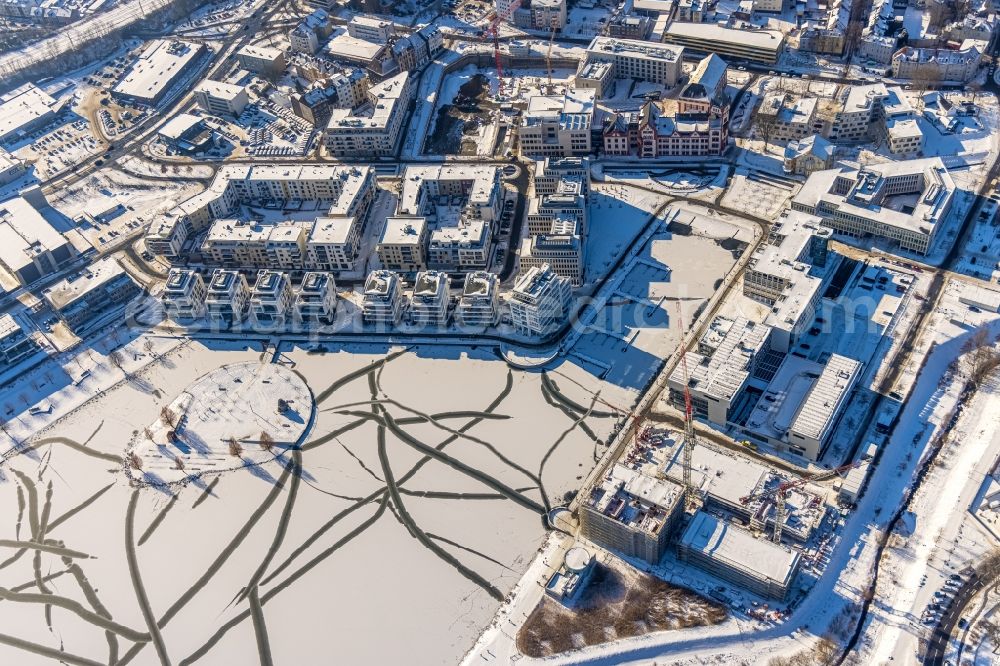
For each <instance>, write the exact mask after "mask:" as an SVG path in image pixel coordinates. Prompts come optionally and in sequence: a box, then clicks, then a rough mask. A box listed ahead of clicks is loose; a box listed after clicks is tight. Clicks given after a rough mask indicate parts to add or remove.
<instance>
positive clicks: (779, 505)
mask: <svg viewBox="0 0 1000 666" xmlns="http://www.w3.org/2000/svg"><path fill="white" fill-rule="evenodd" d="M865 461H866V458H859V459H858V460H855V461H854V462H851V463H847V464H846V465H841V466H840V467H834V468H833V469H828V470H825V471H822V472H819V473H817V474H813V475H810V476H803V477H801V478H798V479H793V480H791V481H785V482H784V483H781V484H778V486H777V487H775V488H771V489H770V490H767V489H761V490H760V491H758V492H755V493H751V494H749V495H747V496H746V497H741V498H740V504H742V505H744V506H746V505H747V504H749V503H750V502H753V501H754V500H762V501H765V502H766V501H767V500H771V499H773V500H774V505H775V510H774V535H773V537H772V541H774V543H777V544H780V543H781V533H782V531H783V530H784V529H785V517H786V515H785V514H786V510H785V500H786V499H787V496H788V492H789V491H790V490H794V489H795V488H801V487H802V486H804V485H806V484H807V483H813V482H815V481H823V480H825V479H829V478H830V477H833V476H837V475H839V474H841V473H842V472H846V471H848V470H851V469H854V468H855V467H857V466H858V465H860V464H861V463H863V462H865ZM750 523H751V527H752V528H755V529H759V528H760V527H762V525H761V521H760V520H759V519H755V518H754V517H751V519H750Z"/></svg>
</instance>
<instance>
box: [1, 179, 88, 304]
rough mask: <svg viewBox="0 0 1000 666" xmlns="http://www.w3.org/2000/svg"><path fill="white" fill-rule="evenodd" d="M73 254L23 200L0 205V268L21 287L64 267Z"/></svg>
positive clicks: (70, 247) (66, 244)
mask: <svg viewBox="0 0 1000 666" xmlns="http://www.w3.org/2000/svg"><path fill="white" fill-rule="evenodd" d="M76 256H77V251H76V249H75V248H74V247H73V245H72V244H70V242H69V241H68V240H66V238H65V237H64V236H63V235H62V234H61V233H59V232H58V231H56V229H55V228H53V226H52V225H51V224H49V221H48V220H46V219H45V218H44V217H43V216H42V214H41V213H40V212H39V211H38V209H37V208H35V207H34V206H33V205H32V204H31V203H30V202H29V201H28V200H27V199H25V198H23V197H15V198H13V199H8V200H7V201H4V202H0V267H2V268H3V269H5V270H6V271H7V272H9V273H10V274H11V275H12V276H13V277H14V279H15V280H17V281H18V282H19V283H20V284H21V285H23V286H27V285H30V284H32V283H34V282H36V281H37V280H39V279H41V278H43V277H45V276H47V275H51V274H52V273H55V272H58V271H60V270H62V269H63V268H65V267H66V266H68V265H69V264H70V262H72V261H73V260H74V259H75V258H76Z"/></svg>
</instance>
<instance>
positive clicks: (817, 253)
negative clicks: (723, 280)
mask: <svg viewBox="0 0 1000 666" xmlns="http://www.w3.org/2000/svg"><path fill="white" fill-rule="evenodd" d="M831 235H832V231H831V230H830V229H829V228H827V227H824V226H822V220H820V218H818V217H816V216H815V215H807V214H805V213H801V212H798V211H794V210H790V211H785V212H784V213H783V214H782V215H781V217H780V218H779V219H778V220H777V221H776V222H775V223H774V225H773V226H772V228H771V229H770V230H769V232H768V239H767V242H766V243H764V244H762V245H761V246H760V247H759V248H758V249H757V251H756V252H755V253H754V256H753V257H751V259H750V261H749V263H748V264H747V267H746V270H745V271H744V274H743V295H744V296H747V297H749V298H752V299H753V300H755V301H758V302H760V303H764V304H766V305H774V304H775V303H777V302H778V301H783V300H785V299H786V294H787V292H788V291H789V290H790V289H792V288H793V285H794V283H795V282H796V281H797V280H799V279H800V276H801V279H802V280H808V279H810V275H809V271H810V267H811V266H817V267H824V266H825V265H826V262H827V256H828V254H829V240H830V237H831Z"/></svg>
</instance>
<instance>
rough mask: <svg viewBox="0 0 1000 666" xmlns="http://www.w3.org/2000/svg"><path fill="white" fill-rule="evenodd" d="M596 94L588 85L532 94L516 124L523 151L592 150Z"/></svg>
mask: <svg viewBox="0 0 1000 666" xmlns="http://www.w3.org/2000/svg"><path fill="white" fill-rule="evenodd" d="M595 98H596V92H595V91H594V90H593V89H589V88H581V89H573V90H570V91H568V92H567V93H566V94H565V95H561V96H553V95H536V96H534V97H531V98H530V99H529V100H528V108H527V109H525V111H524V112H523V114H522V115H521V122H520V125H519V126H518V128H517V138H518V143H519V145H520V150H521V154H522V155H532V156H552V157H569V156H572V155H586V154H587V153H589V152H591V149H592V148H591V125H592V124H593V120H594V100H595Z"/></svg>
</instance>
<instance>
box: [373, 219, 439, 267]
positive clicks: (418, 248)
mask: <svg viewBox="0 0 1000 666" xmlns="http://www.w3.org/2000/svg"><path fill="white" fill-rule="evenodd" d="M375 251H376V253H377V254H378V258H379V262H380V263H381V264H382V268H384V269H387V270H390V271H398V272H400V273H408V274H413V273H416V272H417V271H422V270H424V269H425V268H426V267H427V220H425V219H424V218H422V217H390V218H387V219H386V221H385V229H384V230H383V231H382V236H381V237H380V238H379V241H378V245H377V246H376V248H375Z"/></svg>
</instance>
